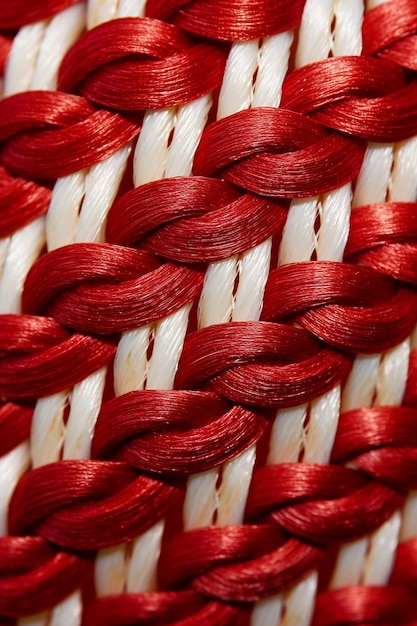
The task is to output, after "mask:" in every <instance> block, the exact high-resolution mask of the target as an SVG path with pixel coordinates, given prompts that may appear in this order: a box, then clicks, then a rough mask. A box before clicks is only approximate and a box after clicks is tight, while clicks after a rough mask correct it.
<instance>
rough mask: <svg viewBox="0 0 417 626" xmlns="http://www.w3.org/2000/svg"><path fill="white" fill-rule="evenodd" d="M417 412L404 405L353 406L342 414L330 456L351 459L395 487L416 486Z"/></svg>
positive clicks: (411, 487) (336, 459) (362, 468)
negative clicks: (361, 407) (351, 409)
mask: <svg viewBox="0 0 417 626" xmlns="http://www.w3.org/2000/svg"><path fill="white" fill-rule="evenodd" d="M416 426H417V412H416V411H415V410H414V409H409V408H406V407H375V408H367V409H356V410H355V411H350V412H349V413H345V414H343V415H341V417H340V421H339V427H338V431H337V434H336V441H335V444H334V447H333V452H332V457H333V459H334V460H335V461H339V462H340V461H343V462H344V463H347V462H351V463H352V462H353V463H354V465H355V466H356V467H358V468H359V469H361V470H362V471H364V472H366V473H367V474H369V475H370V476H372V477H373V478H375V479H376V480H378V481H380V482H383V483H385V484H387V485H389V486H392V487H393V488H394V489H397V490H398V491H403V490H407V489H415V488H416V486H417V454H416V448H417V434H416Z"/></svg>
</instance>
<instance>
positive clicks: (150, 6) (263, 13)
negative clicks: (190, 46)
mask: <svg viewBox="0 0 417 626" xmlns="http://www.w3.org/2000/svg"><path fill="white" fill-rule="evenodd" d="M304 3H305V0H292V1H291V0H269V1H265V0H252V1H251V2H248V1H247V0H246V1H244V2H242V1H239V0H204V1H203V0H193V1H191V2H190V0H168V2H165V1H164V0H148V2H147V4H146V12H147V14H148V15H150V16H152V17H157V18H159V19H167V18H170V19H173V20H174V23H175V24H176V25H177V26H179V27H180V28H183V29H184V30H185V31H188V32H190V33H193V34H196V35H200V36H202V37H208V38H210V39H219V40H223V41H244V40H249V39H256V38H258V37H265V36H267V35H274V34H276V33H282V32H284V31H287V30H291V29H293V28H295V27H296V26H298V25H299V23H300V21H301V15H302V11H303V7H304ZM174 14H175V15H174Z"/></svg>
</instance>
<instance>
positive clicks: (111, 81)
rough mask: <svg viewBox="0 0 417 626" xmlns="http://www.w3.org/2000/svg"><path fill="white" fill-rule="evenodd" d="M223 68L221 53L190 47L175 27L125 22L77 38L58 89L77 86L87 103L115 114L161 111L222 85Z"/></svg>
mask: <svg viewBox="0 0 417 626" xmlns="http://www.w3.org/2000/svg"><path fill="white" fill-rule="evenodd" d="M119 35H120V36H119ZM145 37H146V40H145V41H144V39H145ZM139 38H140V43H139V41H138V39H139ZM135 40H136V41H138V42H137V43H136V44H135V43H134V42H135ZM132 41H133V43H132ZM87 50H88V54H86V51H87ZM225 64H226V57H225V54H224V52H222V51H221V50H220V49H218V48H215V47H213V46H211V45H207V44H195V45H193V44H192V42H191V41H190V40H188V39H187V38H186V37H185V35H184V34H182V33H181V32H180V31H178V30H177V29H176V28H175V27H174V26H171V25H167V24H162V23H161V22H158V21H156V20H151V19H149V18H147V19H141V18H125V19H120V20H112V21H111V22H108V23H107V24H103V25H100V26H97V27H96V28H94V29H92V30H90V31H89V32H88V33H86V34H85V35H84V36H83V37H81V39H80V41H79V42H77V43H76V44H75V45H74V47H73V48H72V49H71V50H70V52H69V53H68V55H67V56H66V57H65V59H64V61H63V63H62V66H61V70H60V79H59V88H60V89H62V90H66V91H68V90H73V89H74V87H76V86H77V85H79V91H80V93H81V94H82V95H83V96H85V97H86V98H87V100H90V101H92V102H95V103H97V104H101V105H103V106H106V107H111V108H115V109H119V110H146V109H160V108H164V107H171V106H176V105H179V104H184V103H186V102H190V100H195V99H196V98H199V97H200V96H203V95H205V94H207V93H210V92H211V91H213V90H215V89H217V88H218V87H220V85H221V83H222V79H223V72H224V68H225Z"/></svg>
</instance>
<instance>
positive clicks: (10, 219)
mask: <svg viewBox="0 0 417 626" xmlns="http://www.w3.org/2000/svg"><path fill="white" fill-rule="evenodd" d="M50 199H51V192H50V190H49V189H47V188H46V187H41V186H40V185H36V184H35V183H32V182H31V181H27V180H23V179H22V178H13V177H12V176H10V174H9V173H8V172H7V171H6V170H5V169H4V168H3V167H0V237H7V236H8V235H12V234H13V233H14V232H15V231H16V230H18V229H19V228H22V227H23V226H26V224H29V223H30V222H32V221H33V220H34V219H36V218H37V217H40V216H41V215H43V214H44V213H46V211H47V209H48V206H49V202H50Z"/></svg>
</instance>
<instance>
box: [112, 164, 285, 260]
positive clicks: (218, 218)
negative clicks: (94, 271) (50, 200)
mask: <svg viewBox="0 0 417 626" xmlns="http://www.w3.org/2000/svg"><path fill="white" fill-rule="evenodd" d="M286 215H287V211H286V210H285V208H284V206H283V205H281V204H279V203H278V202H273V201H271V200H264V199H262V198H259V197H257V196H254V195H252V194H244V195H242V194H241V193H240V192H239V191H238V190H237V189H236V188H234V187H233V186H232V185H229V184H228V183H226V182H225V181H223V180H216V179H212V178H203V177H199V176H194V177H187V178H185V177H184V178H183V177H179V178H169V179H163V180H159V181H154V182H151V183H148V184H146V185H141V186H140V187H137V188H136V189H132V191H129V192H128V193H126V194H125V195H124V196H122V197H121V198H120V199H119V200H118V201H117V202H115V204H114V205H113V207H112V209H111V211H110V213H109V217H108V222H107V238H108V240H109V241H110V242H113V243H117V244H122V245H125V246H126V245H128V246H131V245H133V244H134V245H140V246H141V247H144V248H146V249H149V250H151V251H152V252H154V253H155V254H158V255H159V256H162V257H165V258H167V259H171V260H172V261H179V262H183V263H201V262H208V261H216V260H220V259H224V258H228V257H230V256H233V255H235V254H240V253H241V252H244V251H245V250H248V249H250V248H252V247H254V246H256V245H258V244H260V243H261V242H262V241H265V239H268V237H270V236H271V235H273V234H274V233H275V234H276V233H279V232H280V231H281V230H282V228H283V226H284V223H285V218H286Z"/></svg>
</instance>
